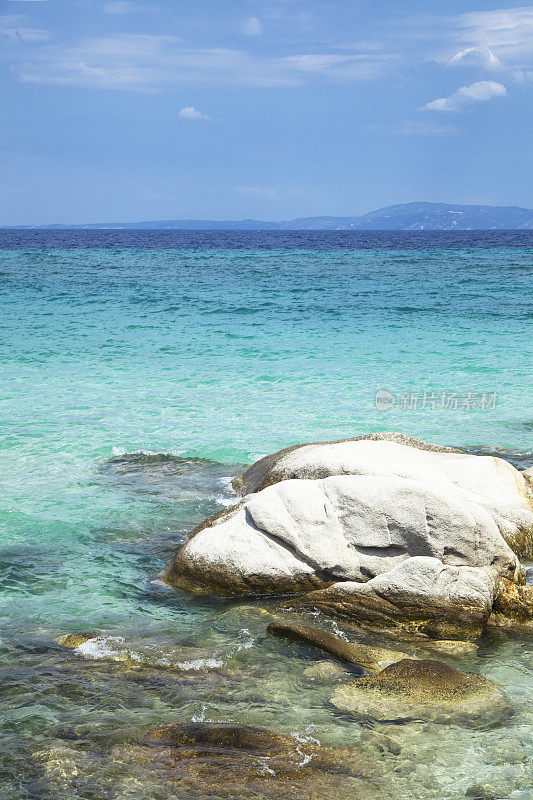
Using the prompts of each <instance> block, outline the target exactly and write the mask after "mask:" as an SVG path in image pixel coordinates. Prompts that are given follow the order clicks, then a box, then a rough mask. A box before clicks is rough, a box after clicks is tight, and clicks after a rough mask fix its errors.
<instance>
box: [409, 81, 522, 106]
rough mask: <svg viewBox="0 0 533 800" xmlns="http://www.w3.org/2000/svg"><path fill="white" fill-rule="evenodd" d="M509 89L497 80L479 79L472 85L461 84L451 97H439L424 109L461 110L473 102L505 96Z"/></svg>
mask: <svg viewBox="0 0 533 800" xmlns="http://www.w3.org/2000/svg"><path fill="white" fill-rule="evenodd" d="M506 94H507V89H506V88H505V86H504V85H503V83H496V81H477V82H476V83H471V84H470V86H461V88H460V89H458V90H457V91H456V92H454V93H453V94H451V95H450V96H449V97H439V98H437V99H436V100H432V101H431V102H430V103H426V104H425V105H424V106H422V108H421V110H422V111H460V110H461V109H463V108H465V107H467V106H469V105H472V104H473V103H483V102H485V101H486V100H491V99H492V98H493V97H503V96H504V95H506Z"/></svg>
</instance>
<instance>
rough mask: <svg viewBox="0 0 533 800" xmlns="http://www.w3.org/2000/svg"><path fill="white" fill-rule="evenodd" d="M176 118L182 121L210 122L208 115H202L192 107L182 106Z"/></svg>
mask: <svg viewBox="0 0 533 800" xmlns="http://www.w3.org/2000/svg"><path fill="white" fill-rule="evenodd" d="M178 117H181V118H182V119H190V120H193V121H198V120H202V119H203V120H210V119H211V117H210V116H209V115H208V114H202V112H201V111H198V110H197V109H196V108H195V107H194V106H184V107H183V108H182V109H181V111H180V112H179V114H178Z"/></svg>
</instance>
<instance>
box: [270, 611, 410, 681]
mask: <svg viewBox="0 0 533 800" xmlns="http://www.w3.org/2000/svg"><path fill="white" fill-rule="evenodd" d="M267 631H268V632H269V633H272V634H274V636H284V637H286V638H288V639H294V640H295V641H297V642H302V643H303V644H308V645H310V646H311V647H318V648H320V649H321V650H325V651H326V652H327V653H331V655H332V656H335V657H336V658H340V659H341V660H342V661H348V662H349V663H350V664H358V665H359V666H361V667H364V668H365V669H370V670H381V669H383V668H384V667H388V666H389V665H390V664H394V663H395V662H396V661H401V660H402V659H403V658H405V656H406V654H405V653H401V652H398V651H395V650H385V649H384V648H381V647H369V646H368V645H366V644H361V643H359V642H346V641H345V640H344V639H341V638H340V637H339V636H335V635H334V634H333V633H329V632H328V631H322V630H318V628H311V627H309V626H308V625H295V624H293V623H290V622H281V621H277V622H271V623H270V625H269V626H268V627H267Z"/></svg>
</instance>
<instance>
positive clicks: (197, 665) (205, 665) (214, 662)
mask: <svg viewBox="0 0 533 800" xmlns="http://www.w3.org/2000/svg"><path fill="white" fill-rule="evenodd" d="M223 664H224V662H223V661H221V660H220V659H218V658H197V659H195V660H194V661H178V667H179V668H180V669H182V670H199V669H216V668H217V667H221V666H223ZM193 721H194V720H193ZM197 721H198V720H197ZM199 721H200V722H201V721H202V720H199Z"/></svg>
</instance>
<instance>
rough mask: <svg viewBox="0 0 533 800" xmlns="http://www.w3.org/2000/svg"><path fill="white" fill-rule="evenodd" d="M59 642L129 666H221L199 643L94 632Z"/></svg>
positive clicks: (199, 668)
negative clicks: (103, 634) (166, 643)
mask: <svg viewBox="0 0 533 800" xmlns="http://www.w3.org/2000/svg"><path fill="white" fill-rule="evenodd" d="M59 643H60V644H61V645H63V646H64V647H68V648H70V649H73V650H75V651H76V653H77V655H79V656H83V657H84V658H87V659H91V660H96V661H99V660H105V661H116V662H119V663H121V664H123V665H124V666H125V667H127V668H128V669H144V668H152V669H164V670H176V671H179V672H205V671H208V670H211V669H220V668H221V667H223V665H224V660H223V659H222V658H220V656H218V655H216V654H213V652H211V651H209V650H206V649H204V648H200V647H191V646H187V645H179V644H178V645H176V644H174V645H173V646H171V647H169V646H166V647H165V644H164V643H163V642H160V641H158V640H156V641H154V640H150V639H139V640H133V641H128V642H126V641H125V640H124V638H123V637H122V636H101V635H99V634H96V633H92V634H90V633H71V634H67V635H66V636H62V637H61V638H60V639H59Z"/></svg>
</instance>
